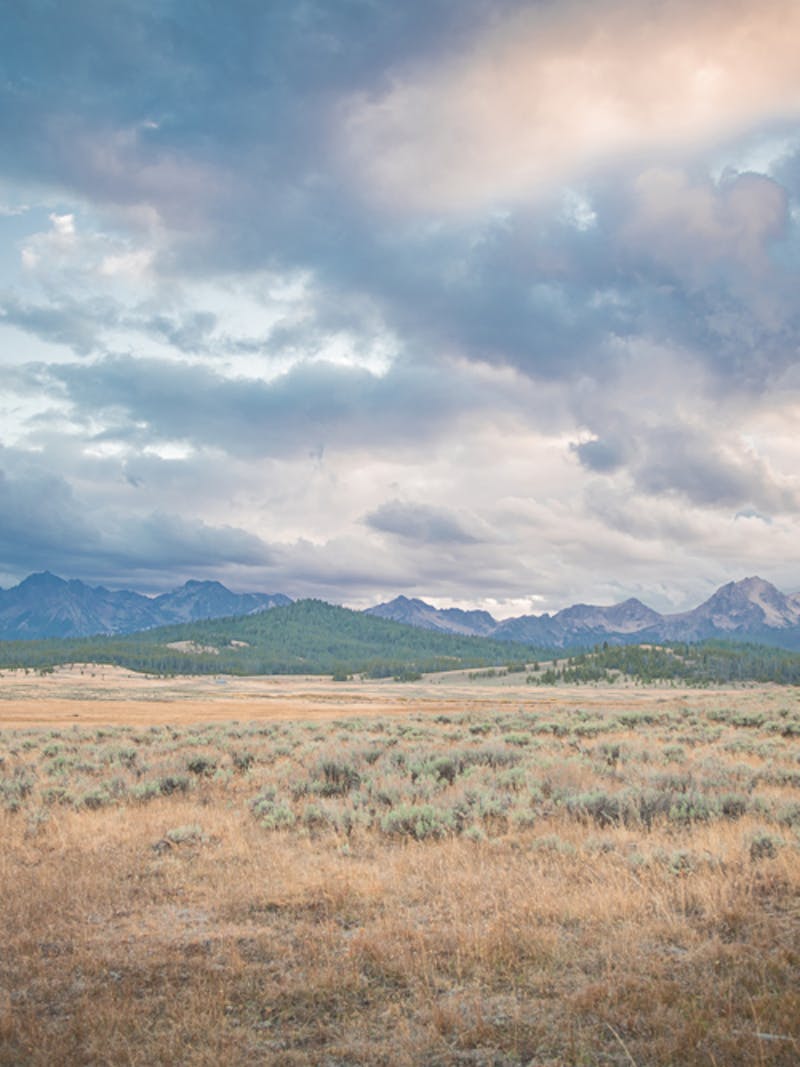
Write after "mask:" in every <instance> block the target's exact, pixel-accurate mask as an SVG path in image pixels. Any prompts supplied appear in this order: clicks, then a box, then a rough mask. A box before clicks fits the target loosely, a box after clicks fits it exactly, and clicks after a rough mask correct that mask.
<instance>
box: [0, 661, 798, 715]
mask: <svg viewBox="0 0 800 1067" xmlns="http://www.w3.org/2000/svg"><path fill="white" fill-rule="evenodd" d="M471 673H472V674H473V675H474V674H475V672H469V671H466V670H458V671H450V672H446V673H443V674H434V675H428V676H426V677H425V678H423V679H422V680H421V681H419V682H403V683H399V682H394V681H392V680H391V679H367V680H364V681H359V680H356V681H348V682H332V681H331V680H330V678H329V677H321V676H319V675H306V676H303V675H299V676H298V675H286V676H284V675H261V676H256V677H238V676H228V677H226V676H224V675H220V676H215V677H208V676H200V677H198V676H186V677H174V678H163V677H148V676H146V675H142V674H139V673H136V672H135V671H130V670H127V669H125V668H122V667H111V666H102V665H99V666H98V665H94V664H71V665H68V666H64V667H56V668H55V669H54V670H53V671H52V673H44V674H40V673H36V672H34V671H27V672H26V671H23V670H17V671H9V670H6V671H2V672H0V727H22V726H63V725H68V724H70V723H79V724H81V725H89V724H91V725H113V724H120V725H131V726H135V725H146V724H151V723H152V724H157V723H164V722H181V723H189V722H217V721H220V722H222V721H230V720H237V719H238V720H252V721H268V720H289V719H297V720H302V719H336V718H344V717H352V716H359V717H360V716H375V715H406V714H409V713H410V712H412V711H413V712H423V713H429V714H431V715H436V714H453V713H457V712H461V711H475V710H480V709H485V710H492V709H497V710H500V709H504V710H515V709H531V710H535V709H540V710H541V709H546V708H551V709H565V708H568V707H570V706H572V707H576V706H577V707H586V708H596V709H610V708H620V709H622V708H625V707H631V708H633V707H645V706H647V707H651V706H654V707H658V706H661V707H678V706H680V705H681V704H683V703H685V702H686V701H688V700H691V702H692V705H693V706H699V707H710V706H712V705H714V704H718V703H719V702H720V700H723V701H725V702H728V703H731V704H734V705H735V706H737V707H743V708H746V707H749V706H751V705H752V704H753V703H754V702H757V703H758V704H759V706H764V704H765V702H766V705H767V706H770V705H776V704H780V703H781V702H782V701H785V700H786V696H787V692H788V693H791V694H792V695H794V693H795V690H793V689H792V690H788V691H787V689H786V688H784V687H780V686H740V687H736V688H734V687H730V688H713V689H691V688H685V687H671V686H663V685H662V686H657V685H656V686H647V687H645V686H634V685H619V686H609V685H597V686H593V685H573V686H569V685H560V686H554V687H546V688H539V687H534V686H530V685H526V684H525V683H524V680H521V679H520V678H519V676H518V675H507V676H503V677H477V678H476V677H472V678H471V677H470V674H471Z"/></svg>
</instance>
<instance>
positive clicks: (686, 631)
mask: <svg viewBox="0 0 800 1067" xmlns="http://www.w3.org/2000/svg"><path fill="white" fill-rule="evenodd" d="M367 613H368V614H371V615H378V616H380V617H381V618H384V619H395V620H396V621H398V622H405V623H409V624H410V625H412V626H421V627H425V628H426V629H429V630H443V631H446V632H449V633H458V634H474V635H480V636H481V637H492V638H494V639H495V640H496V641H497V640H502V641H519V642H522V643H524V644H529V645H537V646H540V647H543V648H568V647H570V648H572V647H575V646H583V647H591V646H592V645H596V644H598V643H601V642H603V641H608V642H609V643H614V644H639V643H643V644H646V643H650V642H662V641H704V640H708V639H711V638H723V639H729V640H737V641H758V642H761V643H764V644H771V645H778V646H780V647H782V648H790V649H800V593H795V594H792V595H789V596H787V595H785V594H784V593H781V592H780V590H779V589H776V588H775V586H774V585H771V584H770V583H769V582H767V581H765V580H764V579H763V578H758V577H753V578H744V579H742V581H739V582H728V584H727V585H723V586H722V587H721V588H720V589H718V590H717V591H716V592H715V593H714V594H713V595H712V596H711V597H709V599H708V600H706V601H704V603H702V604H700V605H699V606H698V607H696V608H694V609H693V610H691V611H684V612H680V613H677V614H673V615H662V614H659V612H657V611H654V610H653V609H652V608H649V607H647V605H646V604H643V603H642V602H641V600H637V599H636V598H635V597H632V598H631V599H629V600H625V601H623V602H622V603H621V604H613V605H612V606H611V607H598V606H597V605H595V604H573V605H572V606H571V607H569V608H564V609H563V611H558V612H556V613H555V614H554V615H549V614H543V615H520V616H518V617H517V618H513V619H504V620H503V621H501V622H498V621H497V620H495V619H493V618H492V616H491V615H489V614H488V613H487V612H483V611H478V612H475V611H461V610H460V609H459V608H445V609H440V608H436V607H434V606H433V605H432V604H427V603H425V601H424V600H409V599H408V598H407V597H403V596H400V597H396V598H395V599H394V600H391V601H389V602H388V603H386V604H378V605H376V606H375V607H374V608H368V609H367Z"/></svg>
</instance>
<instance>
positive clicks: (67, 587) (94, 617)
mask: <svg viewBox="0 0 800 1067" xmlns="http://www.w3.org/2000/svg"><path fill="white" fill-rule="evenodd" d="M291 602H292V601H291V598H290V597H288V596H285V595H284V594H283V593H232V592H231V590H230V589H227V588H226V587H225V586H224V585H222V584H221V583H220V582H213V581H209V582H200V581H194V580H193V581H188V582H186V583H185V584H184V585H182V586H181V587H180V588H179V589H175V590H173V591H172V592H171V593H162V594H161V595H160V596H155V597H148V596H144V595H143V594H142V593H134V592H131V591H130V590H125V589H123V590H119V591H116V592H112V591H110V590H108V589H106V588H104V587H103V586H90V585H86V584H85V583H84V582H81V581H79V580H78V579H71V580H70V581H65V580H64V579H63V578H59V577H58V576H57V575H55V574H50V572H49V571H44V572H42V573H39V574H31V575H30V576H29V577H28V578H26V579H25V580H24V581H22V582H20V584H19V585H16V586H14V587H13V588H12V589H0V639H1V640H4V641H15V640H16V641H19V640H34V639H38V638H46V637H89V636H94V635H96V634H129V633H136V632H138V631H139V630H151V629H153V628H154V627H156V626H167V625H169V624H170V623H179V622H196V621H198V620H200V619H217V618H222V617H224V616H228V615H250V614H252V613H253V612H255V611H264V610H266V609H268V608H273V607H279V606H281V605H284V604H290V603H291Z"/></svg>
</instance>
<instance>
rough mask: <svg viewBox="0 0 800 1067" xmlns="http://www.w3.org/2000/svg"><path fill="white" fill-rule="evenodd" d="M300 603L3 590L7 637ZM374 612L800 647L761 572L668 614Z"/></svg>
mask: <svg viewBox="0 0 800 1067" xmlns="http://www.w3.org/2000/svg"><path fill="white" fill-rule="evenodd" d="M291 603H292V599H291V597H288V596H286V595H285V594H283V593H234V592H232V591H231V590H230V589H227V588H226V587H225V586H224V585H222V584H221V583H220V582H215V581H197V580H190V581H187V582H185V583H184V584H183V585H182V586H180V587H179V588H178V589H174V590H173V591H172V592H170V593H162V594H160V595H159V596H153V597H148V596H144V595H143V594H141V593H136V592H132V591H131V590H118V591H110V590H108V589H106V588H104V587H103V586H89V585H87V584H85V583H84V582H82V581H79V580H77V579H72V580H69V581H65V580H64V579H63V578H59V577H57V576H56V575H54V574H50V573H49V572H48V571H45V572H43V573H39V574H32V575H30V576H29V577H28V578H26V579H25V580H24V581H22V582H20V584H19V585H17V586H14V587H13V588H12V589H0V640H24V639H29V640H31V639H38V638H51V637H89V636H94V635H97V634H130V633H136V632H138V631H141V630H150V629H153V628H155V627H158V626H167V625H171V624H174V623H184V622H197V621H200V620H202V619H219V618H224V617H229V616H242V615H251V614H254V613H256V612H261V611H265V610H268V609H271V608H274V607H280V606H284V605H288V604H291ZM364 614H366V615H372V616H377V617H378V618H382V619H389V620H392V621H394V622H402V623H405V624H407V625H410V626H415V627H417V628H419V629H425V630H432V631H436V632H439V633H447V634H452V635H457V636H461V637H490V638H492V639H494V640H495V641H506V642H519V643H521V644H526V645H536V646H538V647H540V648H555V649H558V648H574V647H591V646H592V645H595V644H599V643H602V642H603V641H608V642H609V643H610V644H635V643H648V642H655V643H658V642H663V641H703V640H707V639H709V638H727V639H733V640H738V641H757V642H760V643H764V644H771V645H778V646H780V647H783V648H788V649H800V594H797V593H796V594H793V595H786V594H784V593H782V592H780V590H779V589H777V588H776V587H775V586H774V585H772V584H771V583H770V582H767V581H765V580H764V579H763V578H758V577H751V578H744V579H742V580H741V581H738V582H728V583H727V584H726V585H723V586H722V587H721V588H720V589H718V590H717V591H716V592H715V593H714V594H713V595H712V596H711V597H709V598H708V600H706V601H704V602H703V603H702V604H700V605H699V606H698V607H696V608H694V609H692V610H691V611H684V612H679V613H676V614H667V615H662V614H660V613H659V612H657V611H654V610H653V609H652V608H650V607H648V606H647V605H646V604H643V603H642V602H641V601H640V600H637V599H636V598H634V597H632V598H630V599H628V600H625V601H623V602H622V603H620V604H612V605H610V606H598V605H594V604H573V605H572V606H571V607H567V608H564V609H563V610H561V611H557V612H555V614H553V615H550V614H547V613H545V614H542V615H520V616H518V617H517V618H512V619H504V620H502V621H498V620H497V619H495V618H493V617H492V615H490V614H489V612H488V611H465V610H462V609H461V608H437V607H435V606H434V605H433V604H429V603H427V602H426V601H424V600H420V599H416V598H409V597H405V596H398V597H396V598H395V599H394V600H391V601H389V602H387V603H384V604H376V605H375V606H374V607H371V608H367V610H366V612H364Z"/></svg>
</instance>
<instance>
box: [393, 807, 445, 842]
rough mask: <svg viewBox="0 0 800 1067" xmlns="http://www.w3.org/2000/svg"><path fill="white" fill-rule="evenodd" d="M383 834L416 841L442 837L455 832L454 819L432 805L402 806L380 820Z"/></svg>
mask: <svg viewBox="0 0 800 1067" xmlns="http://www.w3.org/2000/svg"><path fill="white" fill-rule="evenodd" d="M381 829H382V830H383V832H384V833H386V834H390V835H392V836H399V837H413V838H414V839H415V840H416V841H423V840H425V838H431V837H444V836H445V835H446V834H448V833H452V832H453V831H454V830H455V819H454V818H453V813H452V812H450V811H443V810H442V809H441V808H435V807H434V806H433V805H432V804H402V805H400V807H398V808H395V809H394V810H393V811H390V812H389V813H388V815H385V816H384V817H383V819H382V820H381Z"/></svg>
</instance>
